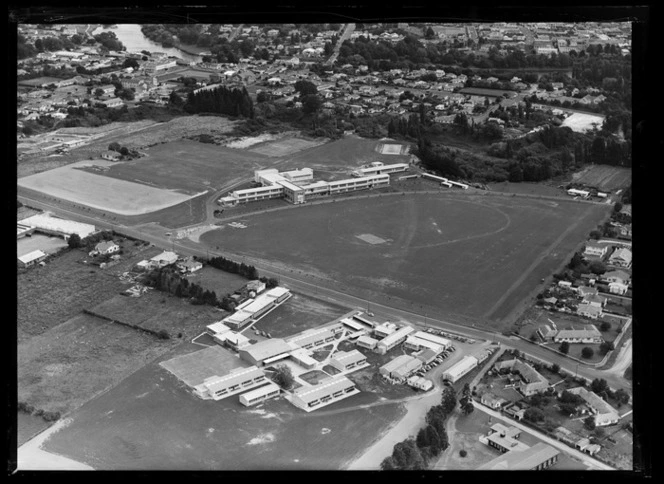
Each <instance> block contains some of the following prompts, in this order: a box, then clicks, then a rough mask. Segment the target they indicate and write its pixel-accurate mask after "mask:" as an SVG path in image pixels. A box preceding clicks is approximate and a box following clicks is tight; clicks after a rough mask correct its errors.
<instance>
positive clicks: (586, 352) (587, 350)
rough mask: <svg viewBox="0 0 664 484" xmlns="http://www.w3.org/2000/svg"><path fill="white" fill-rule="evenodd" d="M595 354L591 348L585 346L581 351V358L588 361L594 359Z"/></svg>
mask: <svg viewBox="0 0 664 484" xmlns="http://www.w3.org/2000/svg"><path fill="white" fill-rule="evenodd" d="M594 354H595V351H594V350H593V349H592V348H591V347H590V346H584V347H583V349H582V350H581V356H582V357H584V358H586V359H590V358H592V357H593V355H594Z"/></svg>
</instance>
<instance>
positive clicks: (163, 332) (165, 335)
mask: <svg viewBox="0 0 664 484" xmlns="http://www.w3.org/2000/svg"><path fill="white" fill-rule="evenodd" d="M157 336H158V337H159V339H171V335H170V334H168V331H166V330H165V329H160V330H159V332H158V333H157Z"/></svg>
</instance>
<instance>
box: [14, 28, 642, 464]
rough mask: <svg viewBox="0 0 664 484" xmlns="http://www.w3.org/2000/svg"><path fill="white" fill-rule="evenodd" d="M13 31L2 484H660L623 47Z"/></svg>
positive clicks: (426, 36)
mask: <svg viewBox="0 0 664 484" xmlns="http://www.w3.org/2000/svg"><path fill="white" fill-rule="evenodd" d="M33 17H34V18H33V19H32V20H30V21H27V22H24V21H20V22H18V23H17V24H15V25H16V28H17V37H18V43H17V93H18V94H17V121H16V122H17V128H16V129H17V135H16V136H17V167H18V174H17V175H18V176H17V289H18V294H17V300H18V309H17V345H18V346H17V348H18V349H17V358H18V361H17V370H18V371H17V376H18V379H17V382H18V387H17V402H16V406H17V408H16V415H17V420H16V425H15V426H14V430H15V432H16V434H17V445H16V447H17V448H16V452H15V454H14V456H13V460H12V459H10V461H11V462H12V465H13V466H14V472H16V471H18V472H19V473H20V472H22V471H35V470H132V471H140V470H194V471H199V470H214V471H226V470H352V471H367V470H373V471H376V470H382V471H390V470H413V471H427V472H430V473H437V472H439V471H445V470H467V471H473V470H479V471H501V470H503V471H504V470H508V471H509V470H529V471H532V470H566V471H588V470H613V471H620V472H622V473H624V472H630V473H632V474H633V475H639V476H641V475H644V473H645V475H647V473H648V472H650V469H649V467H647V465H646V464H645V462H646V461H648V462H649V459H648V458H646V457H644V456H643V455H642V454H640V452H642V450H643V449H642V447H641V445H640V443H639V439H640V438H641V437H640V436H641V435H642V434H641V432H643V431H644V429H643V428H639V425H643V420H641V419H639V416H638V415H637V418H636V423H635V419H634V413H637V412H638V410H635V409H634V408H635V407H636V406H638V404H639V402H638V398H639V396H641V395H642V394H639V393H638V392H634V391H633V390H635V389H633V386H632V379H633V376H632V366H633V361H632V353H633V349H632V343H633V339H634V337H633V331H634V327H635V325H638V322H636V321H635V315H634V312H633V308H632V298H633V285H632V274H633V273H632V270H633V267H632V266H633V261H632V185H631V183H632V179H631V166H632V144H631V143H632V132H631V131H632V118H631V110H632V105H631V103H632V98H631V95H632V78H631V69H632V48H633V45H632V43H633V42H635V39H636V40H638V39H637V38H636V37H635V36H634V35H633V34H634V32H633V30H632V23H631V22H628V21H615V22H603V21H587V22H581V21H578V22H494V23H473V22H465V21H464V22H457V23H445V24H441V23H429V22H426V21H422V22H414V23H413V22H398V23H375V22H367V23H361V22H359V20H358V21H356V22H355V23H311V24H298V23H285V22H284V23H274V24H271V23H261V22H255V23H232V24H230V23H198V21H196V22H192V23H186V24H185V23H183V24H173V23H167V24H159V23H150V24H145V25H141V24H138V23H123V22H122V21H121V20H119V19H118V20H113V16H111V17H109V18H111V20H108V21H109V22H110V21H114V22H116V23H109V24H81V23H76V24H65V23H62V22H58V21H53V20H48V19H45V18H42V17H40V16H39V15H33ZM26 18H32V17H30V16H29V15H28V16H27V17H26ZM211 18H212V17H211ZM282 18H283V17H282V16H280V15H277V16H276V17H275V19H277V20H275V21H281V19H282ZM636 161H638V160H636ZM637 252H638V251H637ZM637 259H638V255H637ZM637 265H638V266H639V267H641V265H642V262H639V263H638V264H637ZM637 328H638V326H637ZM635 427H637V430H636V431H635ZM648 457H649V456H648ZM10 467H11V466H10Z"/></svg>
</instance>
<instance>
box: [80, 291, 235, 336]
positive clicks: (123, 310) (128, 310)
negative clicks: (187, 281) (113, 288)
mask: <svg viewBox="0 0 664 484" xmlns="http://www.w3.org/2000/svg"><path fill="white" fill-rule="evenodd" d="M89 309H90V311H92V312H93V313H94V314H96V315H100V316H104V317H107V318H111V319H114V320H116V321H120V322H122V323H125V324H129V325H132V326H137V327H139V328H143V329H146V330H149V331H154V332H159V331H160V330H162V329H165V330H166V331H168V333H169V334H170V335H171V337H173V338H175V337H177V335H178V334H179V333H182V337H183V338H184V339H188V340H189V339H192V338H194V337H195V336H198V335H199V334H200V333H202V332H203V331H205V327H206V326H207V325H209V324H212V323H214V322H215V321H219V320H221V319H223V317H224V316H226V315H227V314H228V313H226V312H224V311H220V310H218V309H216V308H213V307H212V306H207V305H200V306H197V305H192V304H190V303H189V302H188V301H187V300H186V299H183V298H177V297H175V296H170V295H168V294H166V293H163V292H160V291H156V290H150V291H148V292H146V293H145V294H143V295H142V296H141V297H136V298H134V297H127V296H121V295H117V296H115V297H113V298H111V299H108V300H107V301H104V302H102V303H101V304H98V305H97V306H95V307H91V308H89Z"/></svg>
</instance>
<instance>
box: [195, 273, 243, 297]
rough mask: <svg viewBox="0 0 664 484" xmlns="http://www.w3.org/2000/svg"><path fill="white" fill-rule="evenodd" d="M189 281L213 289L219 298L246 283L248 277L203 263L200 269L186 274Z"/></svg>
mask: <svg viewBox="0 0 664 484" xmlns="http://www.w3.org/2000/svg"><path fill="white" fill-rule="evenodd" d="M187 280H188V281H189V283H195V284H198V285H199V286H201V287H202V288H204V289H207V290H210V291H214V292H215V294H216V295H217V297H219V298H221V297H223V296H224V295H226V294H233V292H235V291H236V290H238V289H240V288H242V287H243V286H244V285H245V284H247V282H249V281H248V279H246V278H244V277H242V276H240V275H238V274H232V273H230V272H226V271H222V270H219V269H215V268H214V267H212V266H209V265H203V268H202V269H201V270H198V271H196V272H194V273H193V274H189V275H187Z"/></svg>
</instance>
